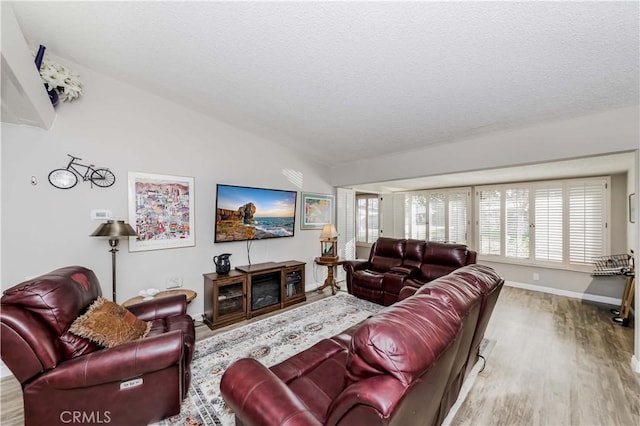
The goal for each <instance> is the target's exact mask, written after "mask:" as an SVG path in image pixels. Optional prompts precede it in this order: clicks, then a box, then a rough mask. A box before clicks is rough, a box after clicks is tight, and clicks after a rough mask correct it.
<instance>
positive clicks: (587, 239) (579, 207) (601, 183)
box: [569, 179, 607, 263]
mask: <svg viewBox="0 0 640 426" xmlns="http://www.w3.org/2000/svg"><path fill="white" fill-rule="evenodd" d="M606 190H607V183H606V181H605V180H604V179H597V180H581V181H573V182H571V183H570V184H569V261H570V262H571V263H592V261H593V258H594V257H597V256H603V255H604V254H605V253H604V249H605V241H606V238H605V235H606V234H605V232H606V209H605V201H606V198H607V197H606V195H607V194H606Z"/></svg>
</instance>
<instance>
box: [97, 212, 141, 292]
mask: <svg viewBox="0 0 640 426" xmlns="http://www.w3.org/2000/svg"><path fill="white" fill-rule="evenodd" d="M137 235H138V234H137V233H136V231H135V229H133V228H132V227H131V225H129V224H128V223H125V221H124V220H108V221H107V222H106V223H103V224H101V225H100V226H98V228H97V229H96V230H95V231H93V233H92V234H91V235H90V236H91V237H109V246H111V250H109V251H110V252H111V277H112V284H111V290H112V292H113V302H114V303H115V302H116V253H117V252H118V243H119V242H120V237H135V236H137Z"/></svg>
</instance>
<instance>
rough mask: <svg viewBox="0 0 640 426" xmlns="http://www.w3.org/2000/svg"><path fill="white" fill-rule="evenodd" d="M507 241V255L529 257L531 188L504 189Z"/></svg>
mask: <svg viewBox="0 0 640 426" xmlns="http://www.w3.org/2000/svg"><path fill="white" fill-rule="evenodd" d="M504 202H505V206H504V211H505V221H506V223H505V231H506V232H505V233H504V236H505V241H504V247H505V252H506V256H507V257H511V258H514V259H528V258H529V225H530V223H529V190H528V189H527V188H508V189H506V190H505V191H504Z"/></svg>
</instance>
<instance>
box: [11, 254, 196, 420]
mask: <svg viewBox="0 0 640 426" xmlns="http://www.w3.org/2000/svg"><path fill="white" fill-rule="evenodd" d="M100 295H101V289H100V284H99V282H98V279H97V278H96V276H95V274H94V273H93V272H92V271H91V270H89V269H86V268H83V267H80V266H73V267H66V268H61V269H57V270H55V271H53V272H50V273H48V274H45V275H43V276H40V277H37V278H34V279H31V280H28V281H25V282H23V283H21V284H18V285H16V286H14V287H12V288H10V289H8V290H6V291H5V292H4V294H3V296H2V299H1V302H2V310H1V312H0V338H1V339H2V346H1V354H2V360H3V361H4V363H5V364H6V365H7V367H9V369H10V370H11V372H12V373H13V374H14V375H15V377H16V379H17V380H18V381H19V382H20V384H21V386H22V391H23V399H24V416H25V424H26V425H27V426H30V425H67V424H69V423H72V422H73V423H83V424H86V423H105V424H107V423H109V424H114V425H132V426H133V425H146V424H148V423H152V422H155V421H159V420H161V419H163V418H165V417H168V416H171V415H174V414H177V413H179V412H180V403H181V401H182V399H183V398H184V397H185V396H186V394H187V390H188V389H189V381H190V364H191V359H192V357H193V350H194V347H195V346H194V344H195V328H194V324H193V321H192V320H191V317H189V316H188V315H187V314H186V299H185V297H184V296H172V297H166V298H161V299H156V300H151V301H149V302H144V303H140V304H136V305H131V306H129V307H127V309H128V310H129V311H130V312H132V313H133V314H134V315H135V316H136V317H137V318H138V319H140V320H142V321H151V322H152V324H151V329H150V331H149V333H148V335H147V336H146V337H145V338H143V339H139V340H135V341H132V342H128V343H123V344H121V345H118V346H115V347H112V348H109V349H101V348H100V347H98V346H97V345H96V344H94V343H92V342H91V341H89V340H87V339H84V338H82V337H79V336H76V335H74V334H71V333H70V332H69V331H68V329H69V326H70V325H71V324H72V322H73V321H74V320H75V319H76V318H77V317H78V316H80V315H81V314H82V313H83V312H84V311H85V310H86V308H87V307H88V306H90V305H91V304H92V303H93V302H94V301H95V300H96V299H97V298H98V296H100Z"/></svg>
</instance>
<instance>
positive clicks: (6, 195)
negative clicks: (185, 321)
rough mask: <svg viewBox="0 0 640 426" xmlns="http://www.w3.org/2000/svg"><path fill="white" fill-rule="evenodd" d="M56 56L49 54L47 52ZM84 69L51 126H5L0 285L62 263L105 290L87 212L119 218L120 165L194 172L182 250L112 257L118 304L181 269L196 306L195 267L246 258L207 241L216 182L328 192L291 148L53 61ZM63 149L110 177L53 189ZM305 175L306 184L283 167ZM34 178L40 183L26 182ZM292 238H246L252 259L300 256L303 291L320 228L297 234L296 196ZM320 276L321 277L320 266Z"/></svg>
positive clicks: (122, 200)
mask: <svg viewBox="0 0 640 426" xmlns="http://www.w3.org/2000/svg"><path fill="white" fill-rule="evenodd" d="M52 59H54V60H56V58H55V57H54V58H52ZM59 61H60V62H61V63H64V64H65V65H68V66H69V67H70V68H72V69H73V70H74V71H76V72H78V73H79V74H80V75H81V78H82V81H83V84H84V88H85V90H84V94H83V96H82V97H81V98H80V99H79V100H77V101H75V102H72V103H60V105H58V107H57V108H56V109H57V118H56V121H55V123H54V125H53V127H52V128H51V129H50V130H48V131H46V130H42V129H37V128H33V127H26V126H17V125H11V124H5V123H3V124H2V158H1V160H2V169H1V172H2V251H1V255H2V258H1V261H2V272H1V277H2V289H6V288H8V287H10V286H13V285H14V284H17V283H19V282H21V281H22V280H24V279H25V278H28V277H33V276H36V275H38V274H42V273H45V272H48V271H50V270H52V269H54V268H58V267H62V266H67V265H76V264H78V265H83V266H86V267H89V268H91V269H93V270H94V271H95V272H96V274H97V276H98V278H99V279H100V281H101V284H102V290H103V293H104V294H106V295H110V293H111V258H110V254H109V253H108V248H109V247H108V243H107V241H106V240H105V239H102V238H91V237H89V234H90V233H91V232H93V230H94V229H95V228H96V227H97V226H98V225H99V223H100V222H97V221H93V220H91V218H90V212H91V210H92V209H109V210H111V211H112V213H113V217H114V218H115V219H127V217H128V205H127V172H129V171H137V172H148V173H160V174H170V175H180V176H192V177H194V178H195V239H196V246H195V247H190V248H179V249H168V250H156V251H145V252H133V253H130V252H128V245H127V241H122V242H121V246H120V253H119V254H118V257H117V261H118V271H117V272H118V301H124V300H126V299H128V298H130V297H133V296H136V295H137V293H138V291H139V290H142V289H145V288H149V287H158V288H164V287H165V282H166V279H167V278H168V277H172V276H180V277H182V278H183V280H184V287H185V288H190V289H192V290H195V291H197V292H198V294H199V297H197V298H196V300H195V301H194V302H193V303H191V305H190V306H189V312H190V313H191V314H192V315H199V314H200V313H201V312H203V297H202V295H203V290H202V289H203V277H202V274H203V273H208V272H212V271H214V265H213V262H212V257H213V256H214V255H216V254H220V253H223V252H229V253H232V256H231V258H230V260H231V264H232V266H236V265H243V264H246V263H247V256H246V244H245V243H244V242H235V243H219V244H214V243H213V232H214V210H215V189H216V184H217V183H227V184H235V185H248V186H257V187H265V188H275V189H285V190H297V191H305V192H307V191H308V192H316V193H333V188H332V187H331V186H330V185H329V184H328V182H327V178H326V170H323V169H321V168H318V167H317V166H316V165H314V164H312V163H309V162H307V161H305V160H304V159H302V158H299V157H296V156H295V155H293V154H292V153H291V152H290V151H288V150H286V149H284V148H282V147H280V146H279V145H277V144H275V143H273V142H272V141H269V140H265V139H263V138H260V137H258V136H255V135H253V134H249V133H247V132H244V131H241V130H239V129H237V128H234V127H231V126H229V125H226V124H225V123H222V122H219V121H216V120H213V119H211V118H208V117H206V116H204V115H202V114H199V113H198V112H196V111H192V110H189V109H186V108H183V107H181V106H178V105H177V104H174V103H172V102H170V101H167V100H164V99H161V98H159V97H156V96H154V95H151V94H148V93H146V92H143V91H140V90H138V89H136V88H135V87H132V86H129V85H127V84H124V83H122V82H119V81H116V80H113V79H111V78H108V77H106V76H104V75H102V74H100V73H97V72H94V71H92V70H89V69H86V68H83V67H81V66H79V65H77V64H73V63H70V62H69V61H62V60H59ZM67 153H69V154H73V155H75V156H78V157H81V158H82V159H83V160H84V161H86V162H90V163H93V164H96V165H98V166H106V167H109V168H111V169H112V171H113V172H114V173H115V175H116V183H115V185H113V186H112V187H110V188H105V189H103V188H93V189H92V188H91V185H90V183H79V184H78V185H77V186H76V187H75V188H72V189H70V190H60V189H56V188H54V187H53V186H51V185H50V184H49V182H48V181H47V176H48V173H49V172H50V171H51V170H53V169H55V168H59V167H64V166H65V165H66V163H67V160H68V157H67ZM286 169H290V170H294V171H297V172H300V173H302V176H303V184H302V187H297V186H296V185H295V184H294V183H292V182H290V181H289V180H288V179H287V177H286V176H285V174H283V171H285V170H286ZM32 176H35V177H36V179H37V181H38V183H37V185H35V186H34V185H32V184H31V177H32ZM300 198H301V197H300V195H299V196H298V209H297V211H296V216H297V219H298V220H297V223H296V230H295V237H293V238H282V239H276V240H264V241H254V242H253V244H252V248H251V261H252V263H259V262H266V261H282V260H287V259H296V260H300V261H305V262H307V271H306V272H307V289H313V288H315V283H314V282H312V280H313V278H314V267H313V264H312V261H313V258H314V257H315V256H316V255H317V252H318V250H319V244H318V238H319V231H302V230H300V227H299V226H300V224H299V203H300ZM316 275H317V274H316Z"/></svg>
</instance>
